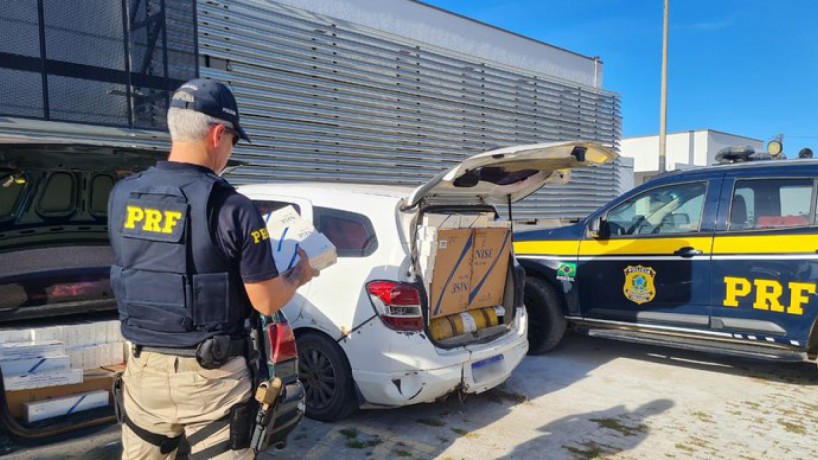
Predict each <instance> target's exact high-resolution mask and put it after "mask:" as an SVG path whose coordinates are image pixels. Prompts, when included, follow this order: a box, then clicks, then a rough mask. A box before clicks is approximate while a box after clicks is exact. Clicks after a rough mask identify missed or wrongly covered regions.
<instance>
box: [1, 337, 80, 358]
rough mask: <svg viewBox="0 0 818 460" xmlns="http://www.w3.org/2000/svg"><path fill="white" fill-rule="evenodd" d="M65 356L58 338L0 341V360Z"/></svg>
mask: <svg viewBox="0 0 818 460" xmlns="http://www.w3.org/2000/svg"><path fill="white" fill-rule="evenodd" d="M57 356H65V345H63V343H62V342H60V341H58V340H41V341H36V342H8V343H0V361H11V360H15V359H31V358H53V357H57Z"/></svg>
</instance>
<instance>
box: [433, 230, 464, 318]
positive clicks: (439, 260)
mask: <svg viewBox="0 0 818 460" xmlns="http://www.w3.org/2000/svg"><path fill="white" fill-rule="evenodd" d="M473 239H474V234H473V232H472V230H471V229H468V228H466V229H457V230H449V229H446V230H440V231H438V236H437V241H438V243H437V251H436V254H435V262H434V272H433V274H432V286H431V291H432V296H431V298H432V304H431V308H430V311H431V315H430V316H431V317H432V318H437V317H439V316H446V315H450V314H452V313H458V312H461V311H464V310H465V309H466V307H468V305H469V290H470V287H469V285H470V282H471V265H472V255H473V251H472V246H473V245H474V243H473Z"/></svg>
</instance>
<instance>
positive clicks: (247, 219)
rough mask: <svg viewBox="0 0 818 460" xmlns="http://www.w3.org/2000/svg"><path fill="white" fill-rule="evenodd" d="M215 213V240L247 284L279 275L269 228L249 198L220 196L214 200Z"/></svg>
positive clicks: (229, 195) (233, 193) (231, 194)
mask: <svg viewBox="0 0 818 460" xmlns="http://www.w3.org/2000/svg"><path fill="white" fill-rule="evenodd" d="M212 211H213V215H212V218H213V221H211V222H213V223H214V224H215V228H216V233H215V238H214V241H215V242H216V245H218V246H219V248H220V249H221V250H222V253H223V254H224V255H225V257H227V259H228V260H229V261H230V262H231V263H234V264H236V265H237V266H238V268H239V273H240V274H241V279H242V280H243V281H244V282H245V283H255V282H259V281H265V280H268V279H271V278H275V277H276V276H278V271H277V270H276V265H275V261H274V260H273V251H272V248H271V246H270V235H268V234H267V225H266V224H265V222H264V219H262V217H261V214H260V213H259V211H258V209H257V208H256V206H255V205H254V204H253V202H252V201H250V199H249V198H247V197H246V196H244V195H242V194H240V193H238V192H236V191H235V190H230V191H229V192H227V191H226V192H224V193H220V194H219V195H218V196H217V197H215V199H214V200H213V208H212ZM211 228H213V227H211Z"/></svg>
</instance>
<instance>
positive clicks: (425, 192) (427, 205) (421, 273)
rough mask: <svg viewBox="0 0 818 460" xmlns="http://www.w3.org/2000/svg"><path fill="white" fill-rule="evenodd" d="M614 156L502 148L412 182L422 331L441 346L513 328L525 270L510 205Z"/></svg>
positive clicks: (588, 150)
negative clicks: (504, 209) (503, 209)
mask: <svg viewBox="0 0 818 460" xmlns="http://www.w3.org/2000/svg"><path fill="white" fill-rule="evenodd" d="M616 158H617V155H616V154H615V153H613V152H611V151H609V150H608V149H606V148H604V147H602V146H600V145H598V144H594V143H590V142H559V143H548V144H533V145H523V146H515V147H508V148H503V149H498V150H493V151H490V152H486V153H482V154H479V155H475V156H472V157H470V158H467V159H466V160H464V161H463V162H462V163H460V164H459V165H457V166H455V167H454V168H452V169H450V170H449V171H445V172H443V173H441V174H439V175H437V176H436V177H434V178H433V179H431V180H430V181H429V182H427V183H426V184H424V185H422V186H420V187H418V188H417V189H415V190H414V192H413V193H412V194H411V195H410V196H409V197H408V198H407V200H406V201H405V206H404V207H403V211H404V212H407V213H416V214H413V218H412V219H410V220H409V222H410V223H409V224H408V225H409V226H410V228H409V230H410V231H409V232H408V234H409V235H411V240H410V243H411V247H412V269H413V272H414V273H415V274H416V277H417V279H418V280H419V283H420V284H421V285H422V286H423V288H424V291H425V294H426V298H425V299H424V300H425V303H426V306H427V308H426V310H425V318H426V325H427V332H428V333H429V336H430V337H431V338H432V340H434V341H435V343H436V344H437V345H438V346H440V347H444V348H448V347H454V346H461V345H467V344H476V343H482V342H488V341H491V340H492V339H494V338H495V337H498V336H501V335H504V334H505V333H506V332H507V331H509V330H511V329H512V326H513V324H514V321H515V320H516V319H517V316H518V310H519V309H521V308H523V303H522V296H523V280H524V272H523V271H522V269H520V268H519V266H518V265H517V264H516V262H515V259H514V254H513V250H512V235H513V234H512V229H511V222H510V221H502V220H500V219H498V218H497V213H496V210H495V206H500V205H502V206H508V207H509V215H510V214H511V204H512V203H514V202H517V201H519V200H522V199H523V198H525V197H527V196H529V195H531V194H532V193H534V192H536V191H537V190H539V189H540V188H541V187H542V186H543V185H545V184H547V183H565V182H567V181H568V178H569V175H570V169H572V168H577V167H587V166H593V165H597V164H604V163H607V162H610V161H613V160H615V159H616Z"/></svg>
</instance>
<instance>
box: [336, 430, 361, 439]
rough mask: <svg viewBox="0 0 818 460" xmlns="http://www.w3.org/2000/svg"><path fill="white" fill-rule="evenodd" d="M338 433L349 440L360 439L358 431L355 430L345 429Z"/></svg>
mask: <svg viewBox="0 0 818 460" xmlns="http://www.w3.org/2000/svg"><path fill="white" fill-rule="evenodd" d="M338 432H339V433H341V435H343V436H344V437H345V438H347V439H352V438H357V437H358V430H357V429H355V428H344V429H343V430H339V431H338Z"/></svg>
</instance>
